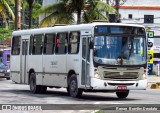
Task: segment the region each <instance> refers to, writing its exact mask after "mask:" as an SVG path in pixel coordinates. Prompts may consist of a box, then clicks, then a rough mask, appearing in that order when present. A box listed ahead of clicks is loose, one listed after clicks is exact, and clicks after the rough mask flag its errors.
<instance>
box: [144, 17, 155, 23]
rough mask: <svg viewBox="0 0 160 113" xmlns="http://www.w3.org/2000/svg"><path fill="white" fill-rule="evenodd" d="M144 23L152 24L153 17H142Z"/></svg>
mask: <svg viewBox="0 0 160 113" xmlns="http://www.w3.org/2000/svg"><path fill="white" fill-rule="evenodd" d="M144 23H154V15H144Z"/></svg>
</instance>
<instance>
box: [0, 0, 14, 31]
mask: <svg viewBox="0 0 160 113" xmlns="http://www.w3.org/2000/svg"><path fill="white" fill-rule="evenodd" d="M9 3H13V0H1V1H0V17H1V18H2V19H3V21H4V23H5V27H6V28H8V22H7V20H8V19H9V18H10V19H11V20H14V19H15V16H14V13H13V11H12V9H11V8H10V6H9Z"/></svg>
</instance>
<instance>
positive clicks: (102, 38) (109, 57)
mask: <svg viewBox="0 0 160 113" xmlns="http://www.w3.org/2000/svg"><path fill="white" fill-rule="evenodd" d="M146 51H147V49H146V38H145V35H131V34H125V35H124V34H116V35H115V34H110V35H96V36H95V37H94V61H95V62H96V63H97V64H107V65H142V64H145V63H146V62H147V55H146Z"/></svg>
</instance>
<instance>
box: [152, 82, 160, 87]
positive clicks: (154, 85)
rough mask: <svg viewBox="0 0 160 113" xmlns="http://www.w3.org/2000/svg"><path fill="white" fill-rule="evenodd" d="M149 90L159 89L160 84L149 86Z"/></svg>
mask: <svg viewBox="0 0 160 113" xmlns="http://www.w3.org/2000/svg"><path fill="white" fill-rule="evenodd" d="M150 89H160V82H157V83H154V84H151V87H150Z"/></svg>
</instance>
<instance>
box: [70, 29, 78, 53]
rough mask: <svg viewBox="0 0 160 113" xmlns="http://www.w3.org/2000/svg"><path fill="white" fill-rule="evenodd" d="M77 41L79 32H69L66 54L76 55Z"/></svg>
mask: <svg viewBox="0 0 160 113" xmlns="http://www.w3.org/2000/svg"><path fill="white" fill-rule="evenodd" d="M79 40H80V32H77V31H76V32H71V33H70V35H69V47H68V52H69V53H70V54H76V53H78V52H79Z"/></svg>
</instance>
